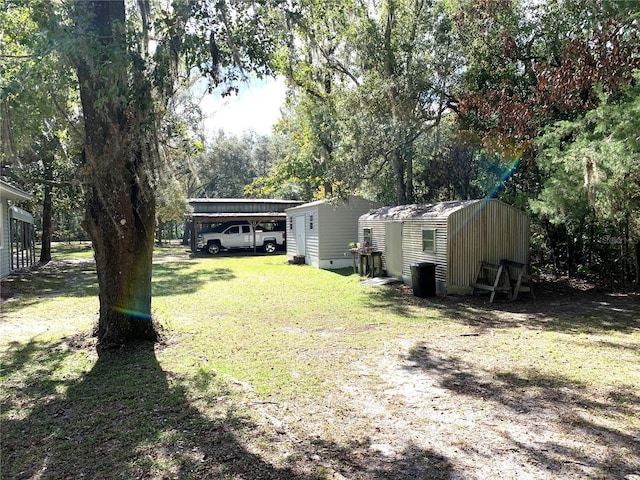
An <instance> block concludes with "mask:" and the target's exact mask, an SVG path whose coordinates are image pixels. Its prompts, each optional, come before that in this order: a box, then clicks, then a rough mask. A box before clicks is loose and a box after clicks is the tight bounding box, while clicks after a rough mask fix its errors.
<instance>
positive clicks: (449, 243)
mask: <svg viewBox="0 0 640 480" xmlns="http://www.w3.org/2000/svg"><path fill="white" fill-rule="evenodd" d="M465 205H466V206H462V208H449V209H446V208H444V209H442V213H440V214H432V215H431V216H429V215H424V214H422V216H417V217H415V218H411V217H404V218H403V219H402V220H401V221H402V245H401V246H391V245H386V244H385V242H386V239H385V227H384V226H385V224H386V223H388V222H390V221H394V222H398V221H400V220H399V219H398V218H394V219H390V218H385V217H384V216H382V217H381V218H367V216H365V218H360V220H359V222H358V241H359V242H361V243H362V242H363V241H364V240H363V238H364V235H363V230H364V228H371V230H372V246H373V248H375V249H376V250H380V251H383V252H386V249H388V248H402V277H403V280H404V281H405V282H406V283H409V284H410V283H411V264H413V263H420V262H433V263H435V264H436V265H437V266H436V285H437V290H438V293H470V292H471V287H470V284H471V282H472V281H473V277H474V275H475V273H476V270H477V268H478V264H479V262H481V261H485V262H490V263H499V262H500V260H502V259H508V260H513V261H516V262H520V263H528V261H529V238H530V229H529V218H528V217H527V216H526V215H525V214H524V213H523V212H521V211H520V210H518V209H516V208H514V207H511V206H510V205H507V204H505V203H503V202H500V201H499V200H493V199H491V200H486V201H475V202H465ZM438 211H439V210H438V209H433V210H432V212H436V213H437V212H438ZM428 228H433V229H435V230H436V251H435V253H428V252H423V251H422V231H423V230H424V229H428ZM385 256H386V255H385ZM383 261H385V260H384V259H383ZM385 268H386V263H385Z"/></svg>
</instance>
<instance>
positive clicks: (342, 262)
mask: <svg viewBox="0 0 640 480" xmlns="http://www.w3.org/2000/svg"><path fill="white" fill-rule="evenodd" d="M319 267H320V268H322V269H323V270H339V269H341V268H349V267H353V261H352V259H351V256H349V258H334V259H331V260H320V263H319Z"/></svg>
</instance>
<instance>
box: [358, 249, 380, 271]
mask: <svg viewBox="0 0 640 480" xmlns="http://www.w3.org/2000/svg"><path fill="white" fill-rule="evenodd" d="M359 255H360V276H363V277H364V276H367V277H379V276H380V275H382V252H374V251H368V252H367V251H363V252H360V253H359Z"/></svg>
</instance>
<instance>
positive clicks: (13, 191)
mask: <svg viewBox="0 0 640 480" xmlns="http://www.w3.org/2000/svg"><path fill="white" fill-rule="evenodd" d="M30 198H31V194H30V193H27V192H24V191H22V190H20V189H19V188H16V187H14V186H13V185H10V184H8V183H6V182H3V181H2V180H0V278H4V277H6V276H7V275H9V274H10V273H11V272H12V271H15V270H19V269H21V268H26V267H29V266H30V265H32V264H33V263H35V233H34V227H33V217H32V216H31V214H30V213H29V212H26V211H24V210H22V209H21V208H19V207H18V206H17V205H15V204H16V203H20V202H25V201H27V200H29V199H30Z"/></svg>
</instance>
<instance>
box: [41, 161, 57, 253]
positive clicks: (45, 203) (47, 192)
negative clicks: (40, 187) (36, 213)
mask: <svg viewBox="0 0 640 480" xmlns="http://www.w3.org/2000/svg"><path fill="white" fill-rule="evenodd" d="M42 162H43V164H44V172H43V173H44V175H43V176H44V180H45V181H46V182H47V183H45V184H44V195H43V199H42V246H41V248H40V262H39V263H40V264H41V265H45V264H47V263H49V262H50V261H51V233H52V232H53V222H52V217H53V205H52V199H51V185H50V183H48V182H51V181H53V162H54V157H53V154H51V153H49V152H47V153H46V154H45V155H44V156H43V159H42Z"/></svg>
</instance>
